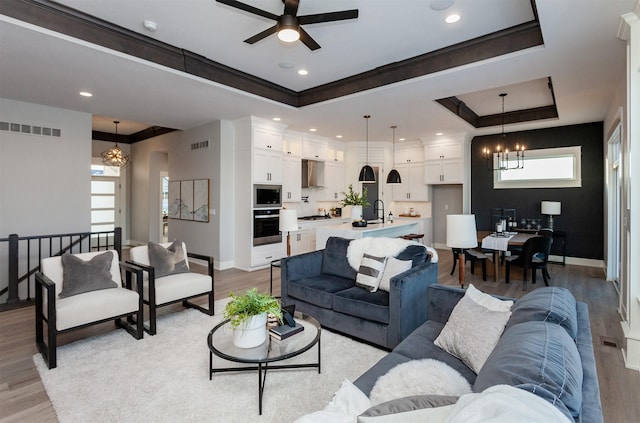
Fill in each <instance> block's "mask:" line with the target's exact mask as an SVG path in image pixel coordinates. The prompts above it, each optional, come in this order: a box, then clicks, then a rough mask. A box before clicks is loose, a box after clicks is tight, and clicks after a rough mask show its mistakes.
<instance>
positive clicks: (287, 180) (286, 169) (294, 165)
mask: <svg viewBox="0 0 640 423" xmlns="http://www.w3.org/2000/svg"><path fill="white" fill-rule="evenodd" d="M301 200H302V159H300V157H299V156H298V157H295V156H290V155H288V154H283V155H282V202H284V203H298V202H300V201H301Z"/></svg>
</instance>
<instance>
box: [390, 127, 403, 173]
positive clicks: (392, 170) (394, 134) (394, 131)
mask: <svg viewBox="0 0 640 423" xmlns="http://www.w3.org/2000/svg"><path fill="white" fill-rule="evenodd" d="M397 127H398V126H397V125H392V126H391V129H393V139H392V145H393V156H392V160H393V163H394V164H395V163H396V128H397ZM387 183H388V184H401V183H402V178H401V177H400V173H399V172H398V171H397V170H396V169H395V168H393V169H391V172H389V174H388V175H387Z"/></svg>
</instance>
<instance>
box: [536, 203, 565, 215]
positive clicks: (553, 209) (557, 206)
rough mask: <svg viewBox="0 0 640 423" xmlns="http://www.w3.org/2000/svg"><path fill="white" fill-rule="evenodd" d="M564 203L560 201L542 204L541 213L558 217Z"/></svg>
mask: <svg viewBox="0 0 640 423" xmlns="http://www.w3.org/2000/svg"><path fill="white" fill-rule="evenodd" d="M561 206H562V203H561V202H560V201H543V202H541V203H540V213H541V214H548V215H550V216H558V215H559V214H560V210H561V208H562V207H561Z"/></svg>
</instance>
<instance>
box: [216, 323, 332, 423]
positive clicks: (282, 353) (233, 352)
mask: <svg viewBox="0 0 640 423" xmlns="http://www.w3.org/2000/svg"><path fill="white" fill-rule="evenodd" d="M294 319H295V320H296V322H298V323H300V324H301V325H303V326H304V330H303V331H302V332H299V333H296V334H295V335H292V336H290V337H289V338H286V339H283V340H278V339H276V338H274V337H272V336H270V335H267V340H266V341H265V342H264V343H263V344H262V345H260V346H257V347H255V348H238V347H236V346H235V345H234V344H233V330H232V329H231V324H230V323H229V320H228V319H227V320H225V321H223V322H222V323H220V324H218V325H217V326H216V327H214V328H213V329H212V330H211V332H209V336H208V337H207V344H208V345H209V380H211V379H212V378H213V374H214V373H222V372H241V371H255V370H257V371H258V413H259V414H262V396H263V393H264V387H265V380H266V378H267V370H269V369H271V370H273V369H300V368H306V367H309V368H317V369H318V373H320V332H321V330H320V323H318V321H317V320H316V319H314V318H313V317H311V316H307V315H305V314H303V313H298V312H296V313H295V316H294ZM314 345H317V346H318V360H317V362H315V363H290V364H286V363H283V364H275V365H274V364H271V363H274V362H279V361H284V360H287V359H290V358H292V357H295V356H298V355H300V354H302V353H304V352H305V351H308V350H310V349H311V348H313V346H314ZM214 355H215V356H217V357H220V358H222V359H224V360H227V361H231V362H235V363H241V364H245V365H236V366H230V367H214V366H213V356H214Z"/></svg>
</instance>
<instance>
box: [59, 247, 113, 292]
mask: <svg viewBox="0 0 640 423" xmlns="http://www.w3.org/2000/svg"><path fill="white" fill-rule="evenodd" d="M60 258H61V260H62V268H63V270H62V291H60V294H59V295H58V297H60V298H67V297H71V296H72V295H78V294H82V293H85V292H91V291H97V290H99V289H108V288H117V287H118V284H117V283H116V282H114V281H113V279H112V278H111V263H112V262H113V253H112V252H111V251H107V252H105V253H104V254H100V255H97V256H94V257H92V258H91V260H82V259H81V258H79V257H76V256H74V255H72V254H63V255H62V257H60Z"/></svg>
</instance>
